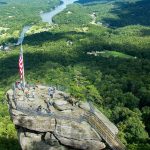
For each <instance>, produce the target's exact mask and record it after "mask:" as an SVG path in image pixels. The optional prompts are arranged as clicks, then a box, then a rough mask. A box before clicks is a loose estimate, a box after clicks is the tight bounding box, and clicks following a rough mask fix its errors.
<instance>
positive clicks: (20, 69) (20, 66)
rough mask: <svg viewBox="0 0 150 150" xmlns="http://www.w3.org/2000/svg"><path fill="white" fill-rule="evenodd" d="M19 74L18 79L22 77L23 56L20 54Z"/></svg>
mask: <svg viewBox="0 0 150 150" xmlns="http://www.w3.org/2000/svg"><path fill="white" fill-rule="evenodd" d="M19 74H20V79H21V80H22V79H23V57H22V54H20V56H19Z"/></svg>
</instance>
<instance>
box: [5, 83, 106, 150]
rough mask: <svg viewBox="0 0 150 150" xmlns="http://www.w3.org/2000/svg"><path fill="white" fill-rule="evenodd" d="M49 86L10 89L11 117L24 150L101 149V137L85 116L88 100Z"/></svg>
mask: <svg viewBox="0 0 150 150" xmlns="http://www.w3.org/2000/svg"><path fill="white" fill-rule="evenodd" d="M48 90H49V89H48V87H45V86H41V85H38V86H35V87H28V88H26V89H25V90H24V91H22V90H21V89H19V88H16V87H14V89H13V90H9V91H8V92H7V99H8V104H9V111H10V116H11V118H12V121H13V123H14V124H15V126H16V129H17V132H18V138H19V142H20V145H21V147H22V149H23V150H41V149H43V150H74V149H81V150H100V149H104V148H105V144H104V143H103V142H102V141H101V140H102V139H101V137H100V135H99V134H97V132H96V131H95V130H94V128H93V127H91V126H90V124H89V123H88V122H87V121H86V119H85V118H84V113H85V111H90V106H89V104H88V103H83V104H79V103H78V102H77V101H76V100H75V99H73V98H71V96H70V95H68V94H66V93H64V92H61V91H58V90H55V91H53V95H52V96H49V94H48Z"/></svg>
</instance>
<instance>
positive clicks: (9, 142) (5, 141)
mask: <svg viewBox="0 0 150 150" xmlns="http://www.w3.org/2000/svg"><path fill="white" fill-rule="evenodd" d="M0 149H1V150H21V147H20V145H19V142H18V140H17V139H13V138H6V137H0Z"/></svg>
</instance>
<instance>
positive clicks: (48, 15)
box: [15, 0, 78, 45]
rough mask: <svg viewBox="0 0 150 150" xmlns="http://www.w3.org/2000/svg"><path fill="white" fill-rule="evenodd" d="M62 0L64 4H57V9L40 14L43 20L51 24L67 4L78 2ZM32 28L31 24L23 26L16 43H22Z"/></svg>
mask: <svg viewBox="0 0 150 150" xmlns="http://www.w3.org/2000/svg"><path fill="white" fill-rule="evenodd" d="M61 1H62V4H61V5H59V6H56V7H55V9H53V10H51V11H50V12H46V13H41V14H40V16H41V18H42V22H48V23H49V24H52V23H53V21H52V19H53V17H54V16H55V15H57V14H59V13H60V12H62V11H63V10H64V9H65V8H66V7H67V5H69V4H73V3H74V2H76V1H78V0H61ZM30 28H31V26H24V27H23V29H22V32H21V34H20V36H19V39H18V42H17V43H16V44H15V45H20V44H21V43H23V40H24V36H25V33H26V32H27V31H28V30H29V29H30Z"/></svg>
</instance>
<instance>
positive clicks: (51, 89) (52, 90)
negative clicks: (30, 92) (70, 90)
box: [48, 87, 55, 98]
mask: <svg viewBox="0 0 150 150" xmlns="http://www.w3.org/2000/svg"><path fill="white" fill-rule="evenodd" d="M54 93H55V88H54V87H49V89H48V95H49V96H50V97H51V98H53V97H54Z"/></svg>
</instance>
